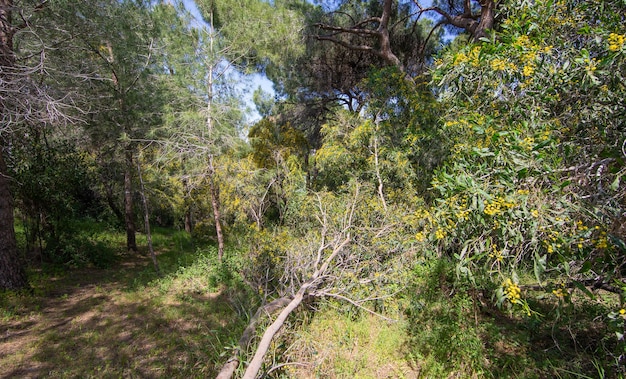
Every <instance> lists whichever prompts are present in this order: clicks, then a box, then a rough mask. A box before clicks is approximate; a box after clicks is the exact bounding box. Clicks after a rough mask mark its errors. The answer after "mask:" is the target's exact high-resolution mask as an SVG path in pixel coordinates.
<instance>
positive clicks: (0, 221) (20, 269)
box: [0, 151, 29, 290]
mask: <svg viewBox="0 0 626 379" xmlns="http://www.w3.org/2000/svg"><path fill="white" fill-rule="evenodd" d="M2 154H3V152H2V151H0V289H5V290H20V289H26V288H29V285H28V280H27V278H26V272H25V270H24V266H23V264H22V262H21V261H20V257H19V254H18V251H17V241H16V239H15V228H14V222H15V219H14V215H13V209H14V208H13V197H12V196H11V188H10V179H9V177H8V175H7V167H6V164H5V163H4V158H3V156H2Z"/></svg>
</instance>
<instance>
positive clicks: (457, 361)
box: [0, 234, 617, 379]
mask: <svg viewBox="0 0 626 379" xmlns="http://www.w3.org/2000/svg"><path fill="white" fill-rule="evenodd" d="M160 237H161V238H160V239H159V238H157V239H156V242H157V243H156V245H155V246H156V249H157V253H158V259H159V264H160V266H161V269H162V271H163V275H161V276H157V275H156V274H155V271H154V268H153V267H152V262H151V260H150V257H149V256H148V254H145V252H144V254H128V253H119V251H120V249H121V248H119V249H118V253H117V259H116V262H115V263H113V264H112V265H110V266H109V267H107V268H94V267H83V268H71V269H69V268H63V269H61V268H59V267H55V266H49V267H44V268H40V269H37V270H33V271H32V272H31V273H30V280H31V284H32V287H33V293H32V294H22V295H16V294H0V379H4V378H46V377H51V378H121V377H124V378H126V377H132V378H160V377H164V378H209V377H214V376H215V374H216V373H217V371H218V370H219V368H220V367H221V365H222V364H223V363H224V360H225V359H226V356H227V355H228V353H229V349H230V348H232V347H233V346H235V344H236V343H237V340H238V339H239V336H240V334H241V332H242V331H243V329H244V327H245V324H246V320H247V316H246V315H247V314H250V310H251V309H253V308H254V305H253V304H250V299H251V298H254V295H253V294H250V293H246V292H245V290H244V289H240V288H238V286H237V284H236V283H235V281H233V280H232V277H231V278H230V279H229V277H228V275H229V274H228V273H227V272H225V271H223V270H222V271H220V269H219V265H218V264H217V262H216V258H215V255H216V254H215V251H214V250H215V249H214V248H206V249H198V250H196V249H195V248H194V247H193V246H182V245H183V243H181V242H180V241H178V242H176V241H175V239H176V238H175V237H176V236H173V237H174V238H173V237H172V235H165V234H164V235H162V236H160ZM172 241H174V242H172ZM159 242H160V243H159ZM422 271H423V272H421V271H419V270H418V271H416V272H415V275H416V278H417V282H416V284H415V287H414V288H412V289H410V291H408V292H409V295H408V297H407V298H405V299H403V300H400V301H403V305H402V306H399V304H396V305H397V306H399V308H398V312H396V315H397V316H399V322H395V323H387V322H382V321H381V320H380V319H377V318H376V316H372V315H369V314H358V313H354V312H352V311H351V310H350V308H349V307H348V308H346V307H345V306H342V305H341V304H332V303H331V304H326V306H324V305H322V306H321V307H319V308H318V310H317V311H316V312H315V314H313V313H311V312H307V311H303V312H301V313H300V314H299V315H298V317H297V318H293V319H290V321H289V322H288V325H286V327H285V328H284V329H283V331H282V333H283V334H282V337H281V342H280V343H277V344H276V346H274V350H273V351H274V353H273V354H272V356H271V357H268V359H271V361H272V362H273V364H276V365H278V366H280V365H283V364H284V363H285V362H289V365H285V366H284V369H283V370H282V371H283V374H280V373H279V372H275V373H274V374H276V375H274V374H273V375H272V376H270V377H294V378H315V377H323V378H418V377H432V378H439V377H442V378H446V377H459V378H460V377H475V378H481V377H491V378H497V377H518V378H551V377H572V378H594V377H617V376H613V375H611V374H610V372H611V371H612V370H611V368H610V367H609V366H605V365H607V363H609V364H610V357H607V356H605V355H604V354H605V352H606V351H607V350H606V349H607V348H608V346H605V344H607V343H608V344H610V341H611V339H610V338H609V337H610V336H609V335H608V334H607V331H606V330H604V329H605V328H606V325H604V324H603V323H602V322H600V320H602V315H603V314H605V313H606V305H605V303H606V301H600V299H599V298H598V299H596V300H594V301H590V300H589V301H588V300H585V301H584V302H583V301H576V302H574V303H573V304H571V305H569V306H567V307H565V308H564V309H562V312H563V313H560V314H559V315H558V316H557V317H556V319H555V320H553V321H549V320H551V319H554V317H552V316H550V315H551V314H553V313H554V312H555V310H556V308H554V304H553V303H545V304H539V303H538V304H535V305H536V308H535V309H538V310H540V311H541V313H542V314H543V315H542V316H541V317H533V318H526V317H518V316H514V315H512V314H508V313H506V312H501V311H499V310H497V309H495V308H493V307H485V308H484V309H481V307H480V303H481V302H484V303H489V301H490V300H489V299H482V300H481V301H479V302H477V301H476V298H475V296H472V295H471V292H466V291H462V290H459V291H453V292H454V294H452V295H451V293H452V292H451V291H449V290H447V291H441V288H440V287H441V278H442V275H444V274H443V272H444V271H441V272H440V271H439V270H438V269H437V268H436V267H431V266H430V265H424V266H422ZM542 307H543V308H542ZM400 308H403V310H402V309H400ZM607 336H608V337H607ZM607 358H608V359H607ZM270 364H272V363H270ZM603 366H605V367H603ZM605 369H606V371H605ZM281 375H282V376H281Z"/></svg>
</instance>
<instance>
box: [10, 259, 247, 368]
mask: <svg viewBox="0 0 626 379" xmlns="http://www.w3.org/2000/svg"><path fill="white" fill-rule="evenodd" d="M177 255H178V256H177ZM185 257H186V258H185V260H186V262H181V261H180V258H181V257H180V254H175V253H174V252H172V251H167V252H163V253H162V254H160V256H159V258H160V260H161V261H162V266H165V267H166V269H165V270H164V271H167V270H168V269H167V267H170V271H176V272H177V275H170V276H169V278H168V277H167V275H165V277H161V278H157V277H156V275H154V269H153V268H152V262H151V260H150V258H149V256H148V255H141V254H134V255H131V254H124V255H123V256H122V257H119V259H118V263H116V264H114V265H113V266H111V267H109V268H106V269H97V268H79V269H71V270H56V271H57V272H54V271H55V270H38V271H39V272H35V273H33V274H31V275H30V276H31V283H32V286H33V290H34V294H32V295H31V294H29V295H10V296H6V295H5V296H4V297H2V298H1V299H0V378H40V377H55V378H64V377H68V378H69V377H76V378H78V377H80V378H87V377H97V378H103V377H116V378H117V377H150V378H152V377H186V378H189V377H210V376H211V375H212V374H214V370H215V366H216V365H217V364H219V362H217V361H216V360H218V359H219V357H220V354H221V353H222V352H223V351H224V348H225V346H224V344H227V343H230V340H231V339H234V340H235V341H236V338H237V334H238V333H239V332H240V331H241V330H242V325H241V322H240V321H239V320H240V317H238V316H237V315H236V314H235V313H236V311H235V309H234V308H233V307H232V306H231V305H230V303H229V301H227V300H226V299H224V296H225V294H224V291H222V290H221V289H220V288H213V287H212V286H211V285H210V284H209V281H208V278H206V275H204V278H203V277H202V276H200V275H193V274H192V275H185V273H184V271H185V269H186V268H187V269H190V268H193V267H195V266H197V265H198V263H199V262H200V261H201V260H202V258H203V256H202V255H198V256H197V258H198V259H195V258H194V257H193V256H191V255H190V254H187V255H185ZM168 260H169V261H172V262H173V263H172V264H169V265H168V264H167V261H168ZM200 263H201V262H200ZM231 337H232V338H231Z"/></svg>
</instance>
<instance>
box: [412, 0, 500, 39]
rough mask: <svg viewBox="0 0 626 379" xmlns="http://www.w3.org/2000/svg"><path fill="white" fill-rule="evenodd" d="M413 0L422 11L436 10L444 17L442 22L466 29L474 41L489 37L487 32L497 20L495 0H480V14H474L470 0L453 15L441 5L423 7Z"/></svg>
mask: <svg viewBox="0 0 626 379" xmlns="http://www.w3.org/2000/svg"><path fill="white" fill-rule="evenodd" d="M413 2H414V3H415V4H416V5H417V6H418V7H419V8H420V13H424V12H429V11H434V12H436V13H438V14H439V15H441V16H442V17H443V18H444V21H443V22H442V23H440V24H448V25H453V26H456V27H457V28H461V29H464V30H465V31H466V32H468V33H469V34H470V35H471V37H472V40H473V41H478V40H479V39H481V38H483V37H487V32H488V31H489V30H491V29H493V26H494V22H495V11H496V2H495V1H494V0H480V1H479V2H478V3H479V4H480V15H478V14H473V13H472V9H471V2H470V1H469V0H467V1H465V3H464V10H463V13H461V14H458V15H452V14H449V13H448V12H446V11H444V10H443V9H441V8H439V7H430V8H422V6H421V5H420V4H419V1H417V0H413ZM440 24H438V25H440Z"/></svg>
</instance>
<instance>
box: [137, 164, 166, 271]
mask: <svg viewBox="0 0 626 379" xmlns="http://www.w3.org/2000/svg"><path fill="white" fill-rule="evenodd" d="M137 174H138V176H139V184H140V191H139V193H140V194H141V201H142V202H143V215H144V225H145V228H146V238H147V240H148V250H150V258H152V264H153V265H154V271H156V273H157V275H161V270H159V262H157V257H156V254H155V253H154V248H153V247H152V233H151V232H150V213H149V212H148V202H147V201H146V191H145V188H144V185H143V178H142V177H141V165H140V163H139V162H137Z"/></svg>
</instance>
